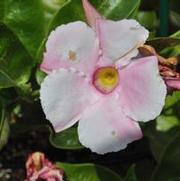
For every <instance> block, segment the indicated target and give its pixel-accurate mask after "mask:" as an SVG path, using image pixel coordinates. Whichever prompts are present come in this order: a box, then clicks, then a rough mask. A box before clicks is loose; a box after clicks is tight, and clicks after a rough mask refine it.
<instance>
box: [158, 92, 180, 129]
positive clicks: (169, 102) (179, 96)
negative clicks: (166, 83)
mask: <svg viewBox="0 0 180 181" xmlns="http://www.w3.org/2000/svg"><path fill="white" fill-rule="evenodd" d="M179 109H180V92H178V91H177V92H174V93H173V94H172V95H168V96H167V98H166V104H165V107H164V110H163V112H162V114H161V115H160V116H159V117H158V118H157V119H156V121H157V125H156V128H157V130H159V131H167V130H169V129H171V128H172V127H174V126H178V125H180V111H179Z"/></svg>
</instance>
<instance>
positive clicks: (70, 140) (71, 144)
mask: <svg viewBox="0 0 180 181" xmlns="http://www.w3.org/2000/svg"><path fill="white" fill-rule="evenodd" d="M49 129H50V137H49V140H50V143H51V144H52V145H53V146H54V147H56V148H60V149H71V150H76V149H82V148H83V146H82V145H81V144H80V142H79V139H78V134H77V128H76V127H71V128H69V129H67V130H65V131H63V132H60V133H54V132H53V131H52V129H51V128H49Z"/></svg>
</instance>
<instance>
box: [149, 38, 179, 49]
mask: <svg viewBox="0 0 180 181" xmlns="http://www.w3.org/2000/svg"><path fill="white" fill-rule="evenodd" d="M147 44H148V45H151V46H153V47H154V48H155V49H156V50H157V51H161V50H163V49H164V48H169V47H174V46H176V45H179V44H180V38H176V37H159V38H154V39H151V40H149V41H147Z"/></svg>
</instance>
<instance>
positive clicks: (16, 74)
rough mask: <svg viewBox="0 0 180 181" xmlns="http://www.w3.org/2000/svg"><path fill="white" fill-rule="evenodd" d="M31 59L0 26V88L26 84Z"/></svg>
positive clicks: (10, 34) (14, 38)
mask: <svg viewBox="0 0 180 181" xmlns="http://www.w3.org/2000/svg"><path fill="white" fill-rule="evenodd" d="M31 68H32V59H31V57H30V56H29V55H28V54H27V52H26V50H25V49H24V48H23V46H22V45H21V43H20V42H19V41H18V39H17V38H16V37H15V36H14V35H13V34H12V32H10V31H9V30H7V28H5V27H4V26H0V88H8V87H12V86H17V85H18V84H23V83H26V82H27V81H28V79H29V76H30V70H31Z"/></svg>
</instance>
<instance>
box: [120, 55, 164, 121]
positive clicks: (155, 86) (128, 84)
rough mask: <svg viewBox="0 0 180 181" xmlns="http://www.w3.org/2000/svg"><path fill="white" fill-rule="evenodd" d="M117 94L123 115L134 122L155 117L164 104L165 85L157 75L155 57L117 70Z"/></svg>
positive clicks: (140, 60) (139, 60) (134, 62)
mask: <svg viewBox="0 0 180 181" xmlns="http://www.w3.org/2000/svg"><path fill="white" fill-rule="evenodd" d="M119 75H120V83H119V87H118V92H119V95H120V104H121V106H122V107H123V110H124V112H125V114H126V115H127V116H129V117H131V118H133V119H135V120H136V121H143V122H146V121H149V120H152V119H154V118H155V117H157V116H158V115H159V114H160V112H161V110H162V108H163V106H164V102H165V97H166V93H167V90H166V85H165V83H164V81H163V80H162V78H161V76H160V75H159V70H158V62H157V58H156V57H155V56H151V57H146V58H141V59H137V60H136V61H133V62H132V63H131V64H129V65H128V66H127V67H126V68H124V69H122V70H119Z"/></svg>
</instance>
